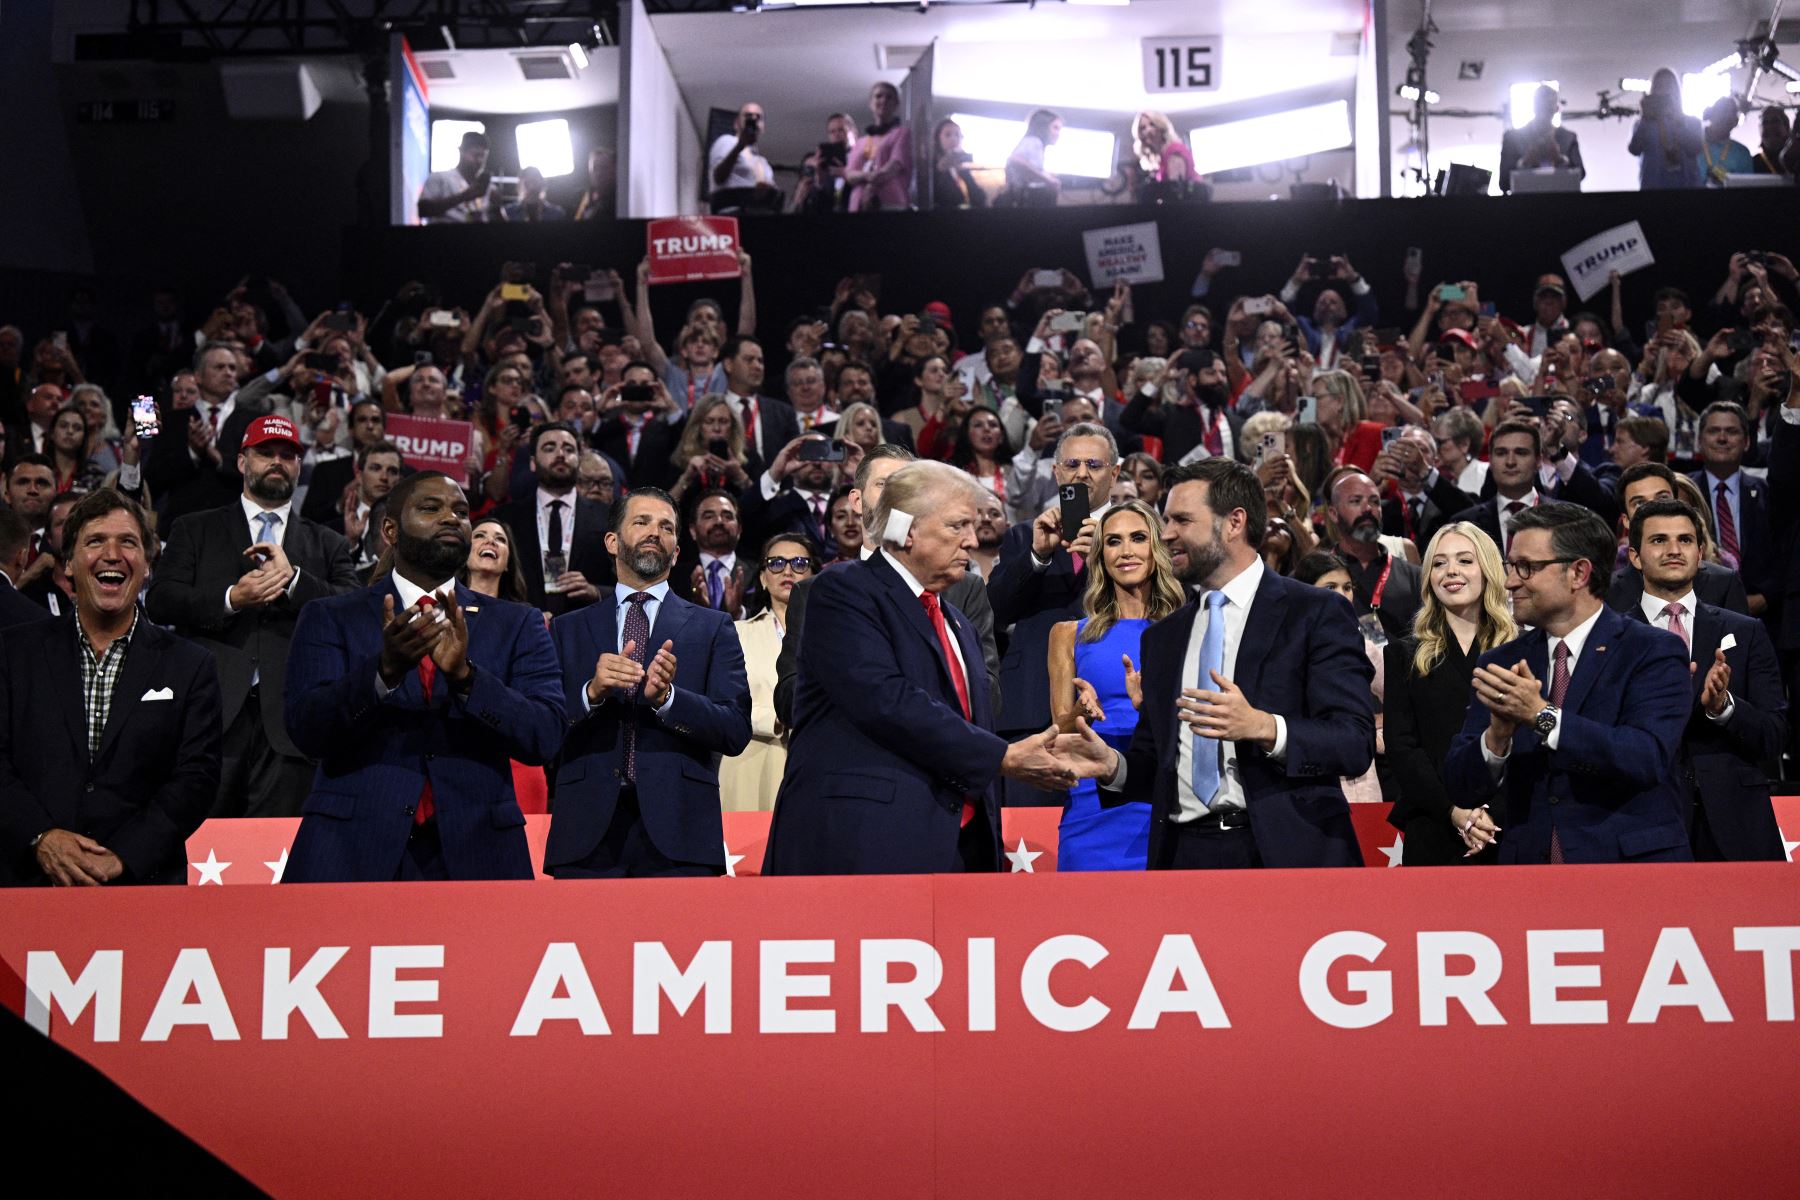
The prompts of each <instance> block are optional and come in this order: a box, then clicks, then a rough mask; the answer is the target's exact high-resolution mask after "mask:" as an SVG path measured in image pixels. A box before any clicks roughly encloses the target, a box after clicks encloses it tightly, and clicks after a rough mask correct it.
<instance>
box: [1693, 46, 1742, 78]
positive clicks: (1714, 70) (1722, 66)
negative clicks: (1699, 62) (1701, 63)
mask: <svg viewBox="0 0 1800 1200" xmlns="http://www.w3.org/2000/svg"><path fill="white" fill-rule="evenodd" d="M1743 58H1744V56H1743V55H1742V54H1739V53H1738V52H1737V51H1735V50H1734V51H1732V52H1731V53H1730V54H1727V55H1726V56H1725V57H1724V58H1721V59H1720V60H1719V61H1718V62H1716V63H1713V64H1712V65H1711V66H1707V67H1701V68H1700V70H1699V72H1698V74H1701V75H1717V74H1718V73H1719V72H1721V71H1729V70H1731V68H1733V67H1735V66H1737V65H1738V63H1740V62H1742V61H1743Z"/></svg>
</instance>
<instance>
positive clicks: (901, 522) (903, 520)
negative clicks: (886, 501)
mask: <svg viewBox="0 0 1800 1200" xmlns="http://www.w3.org/2000/svg"><path fill="white" fill-rule="evenodd" d="M912 526H913V515H912V514H911V513H909V512H901V511H900V510H899V509H897V508H896V509H892V510H890V511H889V512H888V519H887V524H886V525H884V526H883V527H882V530H881V540H882V541H884V542H887V543H888V544H889V545H893V546H904V545H906V535H907V534H908V533H911V532H912Z"/></svg>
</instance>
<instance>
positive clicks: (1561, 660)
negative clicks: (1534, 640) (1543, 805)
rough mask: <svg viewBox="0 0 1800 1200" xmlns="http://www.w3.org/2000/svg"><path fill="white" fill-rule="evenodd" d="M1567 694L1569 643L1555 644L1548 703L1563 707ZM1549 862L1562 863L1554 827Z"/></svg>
mask: <svg viewBox="0 0 1800 1200" xmlns="http://www.w3.org/2000/svg"><path fill="white" fill-rule="evenodd" d="M1568 694H1569V643H1568V642H1566V641H1562V642H1558V643H1556V670H1555V671H1553V672H1551V675H1550V703H1551V704H1553V705H1555V706H1556V707H1557V708H1559V709H1560V708H1561V707H1562V706H1563V697H1564V696H1566V695H1568ZM1550 861H1551V862H1553V863H1560V862H1562V861H1563V848H1562V839H1561V838H1560V837H1558V836H1557V835H1556V825H1555V823H1554V822H1553V823H1552V824H1551V826H1550Z"/></svg>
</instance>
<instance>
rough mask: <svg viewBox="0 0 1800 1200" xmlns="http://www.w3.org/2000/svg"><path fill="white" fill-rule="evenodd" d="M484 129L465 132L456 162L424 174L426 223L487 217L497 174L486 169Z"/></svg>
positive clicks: (465, 222)
mask: <svg viewBox="0 0 1800 1200" xmlns="http://www.w3.org/2000/svg"><path fill="white" fill-rule="evenodd" d="M487 160H488V140H487V135H486V134H485V133H476V132H475V131H473V130H470V131H469V132H468V133H465V134H463V136H462V146H461V147H460V149H459V151H458V158H457V161H456V166H455V167H453V168H452V169H450V170H448V171H438V172H436V173H434V174H431V175H428V176H426V177H425V186H424V187H423V188H422V189H420V191H419V217H420V218H421V219H422V220H423V221H424V222H425V223H426V224H427V225H468V224H472V223H474V222H477V221H485V220H488V210H489V208H490V207H491V200H492V197H491V196H490V195H489V189H490V188H492V187H493V183H494V178H493V176H492V175H491V174H490V173H489V172H488V169H487Z"/></svg>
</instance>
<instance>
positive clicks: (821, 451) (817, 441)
mask: <svg viewBox="0 0 1800 1200" xmlns="http://www.w3.org/2000/svg"><path fill="white" fill-rule="evenodd" d="M795 457H796V458H798V459H799V460H800V461H801V462H830V463H837V462H843V461H844V442H843V439H841V438H831V439H829V440H827V439H825V438H807V439H806V440H805V441H804V442H801V443H800V453H799V454H797V455H796V456H795Z"/></svg>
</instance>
